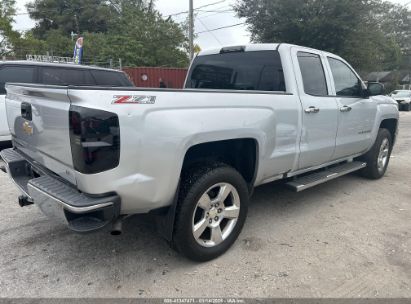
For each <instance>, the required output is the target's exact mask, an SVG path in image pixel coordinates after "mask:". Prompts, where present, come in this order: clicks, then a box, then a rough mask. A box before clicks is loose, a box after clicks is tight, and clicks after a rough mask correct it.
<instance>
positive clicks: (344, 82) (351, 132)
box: [327, 55, 377, 159]
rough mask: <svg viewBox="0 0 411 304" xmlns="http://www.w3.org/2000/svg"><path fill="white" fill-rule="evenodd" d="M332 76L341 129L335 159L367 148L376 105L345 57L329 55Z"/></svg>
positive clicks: (339, 127) (369, 142) (369, 143)
mask: <svg viewBox="0 0 411 304" xmlns="http://www.w3.org/2000/svg"><path fill="white" fill-rule="evenodd" d="M327 61H328V65H329V69H330V74H331V75H332V80H333V81H332V90H333V95H335V96H336V100H337V103H338V109H339V110H338V132H337V140H336V148H335V153H334V156H333V159H340V158H344V157H347V156H350V155H355V154H358V153H361V152H364V151H365V150H367V148H369V147H370V145H371V143H372V140H373V139H372V136H371V131H372V130H373V128H374V123H375V118H376V113H377V104H376V102H375V101H374V100H373V98H364V97H363V96H362V95H363V90H364V89H365V85H364V84H363V82H362V81H361V79H360V78H359V76H358V75H357V74H356V73H355V72H354V70H353V69H352V68H351V67H350V66H349V65H348V64H347V63H346V62H344V61H343V60H341V59H340V58H338V57H334V56H332V55H328V56H327Z"/></svg>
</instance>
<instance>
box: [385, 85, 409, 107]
mask: <svg viewBox="0 0 411 304" xmlns="http://www.w3.org/2000/svg"><path fill="white" fill-rule="evenodd" d="M389 96H391V97H392V98H394V99H395V100H396V101H397V102H398V109H399V110H400V111H411V91H410V90H395V91H393V92H392V93H390V95H389Z"/></svg>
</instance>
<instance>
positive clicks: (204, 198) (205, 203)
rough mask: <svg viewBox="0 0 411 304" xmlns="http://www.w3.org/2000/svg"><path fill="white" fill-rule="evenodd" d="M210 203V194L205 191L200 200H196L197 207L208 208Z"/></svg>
mask: <svg viewBox="0 0 411 304" xmlns="http://www.w3.org/2000/svg"><path fill="white" fill-rule="evenodd" d="M210 205H211V199H210V196H209V195H208V194H207V193H204V194H203V195H202V196H201V197H200V200H199V201H198V207H200V208H201V209H203V210H208V209H209V208H210Z"/></svg>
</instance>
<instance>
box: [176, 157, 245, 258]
mask: <svg viewBox="0 0 411 304" xmlns="http://www.w3.org/2000/svg"><path fill="white" fill-rule="evenodd" d="M220 183H228V184H230V185H231V186H232V187H234V188H235V190H236V191H237V193H238V196H236V197H237V200H238V198H239V200H240V209H239V215H238V218H237V219H236V223H235V224H233V228H231V229H232V230H231V233H229V234H228V235H227V237H226V239H224V240H223V241H222V243H220V244H218V245H214V246H213V247H204V246H202V245H200V244H199V242H200V240H196V238H195V237H194V232H193V226H194V216H195V214H194V213H195V212H197V210H199V209H198V208H199V207H198V206H197V203H198V202H199V200H200V198H201V197H202V196H203V194H205V193H207V194H208V193H209V192H207V190H209V189H210V187H211V188H212V187H213V186H215V185H217V184H220ZM212 189H214V188H212ZM230 195H231V193H230ZM208 197H209V196H208ZM248 200H249V193H248V187H247V184H246V182H245V181H244V178H243V177H242V176H241V175H240V173H238V172H237V171H236V170H235V169H234V168H232V167H229V166H227V165H225V164H223V163H217V162H214V163H208V164H203V165H201V166H197V167H196V168H194V169H191V170H187V172H183V174H182V178H181V187H180V193H179V198H178V204H177V210H176V220H175V226H174V234H173V241H172V245H173V247H174V248H175V249H176V250H177V251H178V252H180V253H181V254H183V255H184V256H186V257H187V258H189V259H191V260H193V261H197V262H205V261H209V260H212V259H214V258H216V257H218V256H220V255H221V254H223V253H224V252H226V251H227V250H228V249H229V248H230V247H231V245H232V244H233V243H234V242H235V240H236V239H237V238H238V236H239V234H240V232H241V230H242V228H243V226H244V222H245V219H246V217H247V207H248ZM227 204H228V203H227ZM210 214H211V210H210ZM203 216H205V215H203ZM207 216H208V213H207ZM208 220H209V219H207V221H208ZM220 220H221V222H222V221H223V220H224V219H223V217H221V218H220ZM227 221H228V220H227ZM206 229H210V235H211V228H206ZM220 231H221V230H220Z"/></svg>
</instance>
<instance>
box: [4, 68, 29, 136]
mask: <svg viewBox="0 0 411 304" xmlns="http://www.w3.org/2000/svg"><path fill="white" fill-rule="evenodd" d="M35 77H36V67H34V66H17V65H0V136H7V135H10V132H9V126H8V124H7V115H6V104H5V97H6V89H5V83H7V82H22V83H33V82H35V79H36V78H35Z"/></svg>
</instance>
